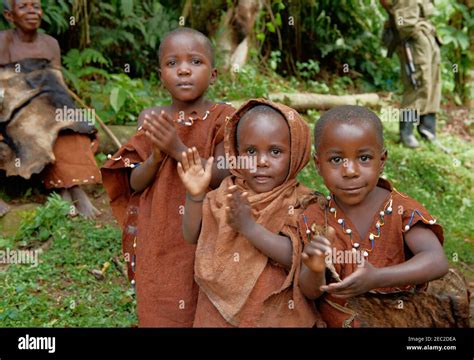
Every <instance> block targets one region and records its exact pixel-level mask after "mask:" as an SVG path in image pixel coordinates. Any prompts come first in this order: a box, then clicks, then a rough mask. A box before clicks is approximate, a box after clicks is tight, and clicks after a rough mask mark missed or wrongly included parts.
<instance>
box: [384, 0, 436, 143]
mask: <svg viewBox="0 0 474 360" xmlns="http://www.w3.org/2000/svg"><path fill="white" fill-rule="evenodd" d="M380 2H381V3H382V6H383V7H384V8H385V9H386V10H387V12H388V14H389V20H388V21H387V22H386V24H385V29H384V36H383V40H384V43H385V45H386V46H387V47H388V54H387V56H389V57H390V56H392V54H393V52H395V51H396V52H397V54H398V57H399V59H400V69H401V79H402V83H403V87H404V92H403V100H402V104H401V106H402V110H403V111H401V112H400V113H401V114H402V116H401V118H400V139H401V141H402V143H403V144H404V145H405V146H407V147H410V148H416V147H418V146H419V143H418V141H417V139H416V138H415V136H414V135H413V128H414V125H418V132H419V133H420V135H421V136H422V137H423V138H425V139H427V140H429V141H434V140H435V138H436V113H437V112H438V111H439V106H440V98H441V69H440V62H441V56H440V48H439V46H440V41H439V39H438V37H437V36H436V29H435V27H434V26H433V24H431V22H430V21H429V20H428V16H430V15H431V13H432V10H433V4H432V3H431V1H429V0H380Z"/></svg>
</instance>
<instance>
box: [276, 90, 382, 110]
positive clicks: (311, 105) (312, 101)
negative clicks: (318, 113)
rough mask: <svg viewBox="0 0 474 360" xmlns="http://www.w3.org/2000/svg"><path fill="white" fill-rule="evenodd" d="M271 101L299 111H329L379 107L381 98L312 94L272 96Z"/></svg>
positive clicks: (370, 95)
mask: <svg viewBox="0 0 474 360" xmlns="http://www.w3.org/2000/svg"><path fill="white" fill-rule="evenodd" d="M269 98H270V100H271V101H275V102H279V103H283V104H286V105H288V106H290V107H292V108H293V109H295V110H297V111H307V110H309V109H316V110H327V109H330V108H333V107H335V106H339V105H361V106H368V107H374V106H377V105H378V103H379V101H380V97H379V96H378V95H377V94H374V93H371V94H354V95H325V94H311V93H296V94H285V93H276V94H270V96H269Z"/></svg>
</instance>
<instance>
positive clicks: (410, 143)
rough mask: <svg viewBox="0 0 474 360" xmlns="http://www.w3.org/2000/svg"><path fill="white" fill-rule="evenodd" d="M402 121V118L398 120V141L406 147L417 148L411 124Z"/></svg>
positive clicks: (417, 144)
mask: <svg viewBox="0 0 474 360" xmlns="http://www.w3.org/2000/svg"><path fill="white" fill-rule="evenodd" d="M404 120H405V119H404V118H402V119H401V120H400V141H401V142H402V143H403V145H405V146H406V147H409V148H412V149H414V148H417V147H418V146H420V144H419V143H418V140H416V138H415V135H413V122H411V121H404Z"/></svg>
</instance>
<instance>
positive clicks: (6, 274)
mask: <svg viewBox="0 0 474 360" xmlns="http://www.w3.org/2000/svg"><path fill="white" fill-rule="evenodd" d="M68 208H69V205H68V204H67V203H65V202H63V201H62V200H61V199H59V198H58V197H57V196H51V197H50V198H49V200H48V202H47V203H46V205H45V206H44V207H40V208H39V209H38V210H37V211H36V213H35V214H34V219H39V220H38V226H36V227H35V228H34V229H33V228H31V227H30V225H29V222H30V221H31V219H29V218H25V219H24V220H23V222H22V225H21V229H20V230H19V232H18V234H17V238H18V244H21V243H28V244H30V245H31V244H34V243H38V241H35V240H32V237H33V236H37V235H39V233H38V230H39V229H48V232H49V233H50V238H51V245H50V247H49V248H48V249H47V250H46V251H43V252H41V253H39V255H38V260H39V264H38V266H32V265H27V264H10V265H9V266H8V267H7V268H3V269H2V271H0V288H1V289H2V296H1V297H0V323H1V324H2V327H25V326H26V327H117V326H123V327H130V326H132V325H133V324H136V322H137V319H136V313H135V299H134V295H133V291H131V289H130V287H129V284H128V281H127V280H126V278H125V277H124V276H123V275H122V273H121V270H120V271H117V270H119V268H117V267H116V265H115V264H113V259H114V258H116V257H118V256H119V255H120V253H121V248H120V244H121V240H120V239H121V235H120V230H119V229H117V228H112V227H108V226H107V227H102V226H100V225H96V224H95V223H94V222H91V221H86V220H84V219H82V218H80V217H76V218H68V217H66V215H65V211H67V209H68ZM34 221H36V220H34ZM40 243H41V242H40ZM105 263H109V264H111V265H110V267H109V268H108V270H107V271H105V272H104V279H103V280H96V278H95V277H94V276H93V275H92V273H91V271H92V270H94V269H98V270H101V269H103V267H104V264H105Z"/></svg>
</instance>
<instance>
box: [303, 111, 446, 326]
mask: <svg viewBox="0 0 474 360" xmlns="http://www.w3.org/2000/svg"><path fill="white" fill-rule="evenodd" d="M386 160H387V150H386V149H385V148H384V144H383V127H382V123H381V121H380V119H379V118H378V117H377V116H376V115H375V114H374V113H372V112H371V111H369V110H367V109H365V108H363V107H360V106H339V107H336V108H333V109H331V110H329V111H328V112H326V113H325V114H324V115H323V116H322V117H321V118H320V120H319V121H318V123H317V124H316V127H315V156H314V161H315V164H316V168H317V170H318V173H319V174H320V175H321V176H322V178H323V179H324V183H325V185H326V187H327V188H328V189H329V190H330V192H331V196H328V199H327V203H315V204H312V205H310V206H309V207H308V208H307V209H306V210H305V212H304V213H303V215H301V217H300V220H299V227H300V234H301V236H302V237H303V238H304V239H305V241H306V242H307V244H306V246H305V248H304V250H303V253H302V260H303V264H302V269H301V273H300V287H301V290H302V291H303V293H304V294H305V295H306V296H307V297H308V298H311V299H317V298H321V299H320V301H319V310H320V312H321V316H322V317H323V319H324V321H325V322H326V323H327V325H328V327H341V326H356V327H357V326H358V325H359V324H357V323H355V324H353V323H352V320H351V318H350V315H349V314H350V311H346V310H348V309H347V308H346V305H347V303H346V300H347V299H348V298H349V297H353V296H357V295H360V294H364V293H366V292H375V293H393V292H397V291H407V290H411V291H415V290H419V289H423V288H424V287H425V285H426V283H427V282H428V281H431V280H434V279H437V278H440V277H442V276H443V275H444V274H446V273H447V271H448V262H447V259H446V257H445V255H444V252H443V248H442V243H443V240H444V237H443V230H442V227H441V226H440V225H438V224H437V223H436V220H435V219H433V217H432V216H431V215H430V214H429V213H428V212H427V210H426V209H425V208H424V207H423V206H422V205H421V204H420V203H418V202H417V201H415V200H414V199H412V198H410V197H409V196H407V195H405V194H402V193H399V192H398V191H397V190H395V189H394V188H393V187H392V185H391V184H390V183H389V182H388V181H387V180H384V179H382V178H380V174H381V173H382V171H383V168H384V165H385V161H386ZM330 240H331V241H330ZM341 254H342V255H341ZM347 254H353V255H358V256H352V257H351V256H346V255H347ZM339 255H341V256H339ZM326 269H328V270H330V271H328V272H326ZM326 276H327V277H326Z"/></svg>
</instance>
